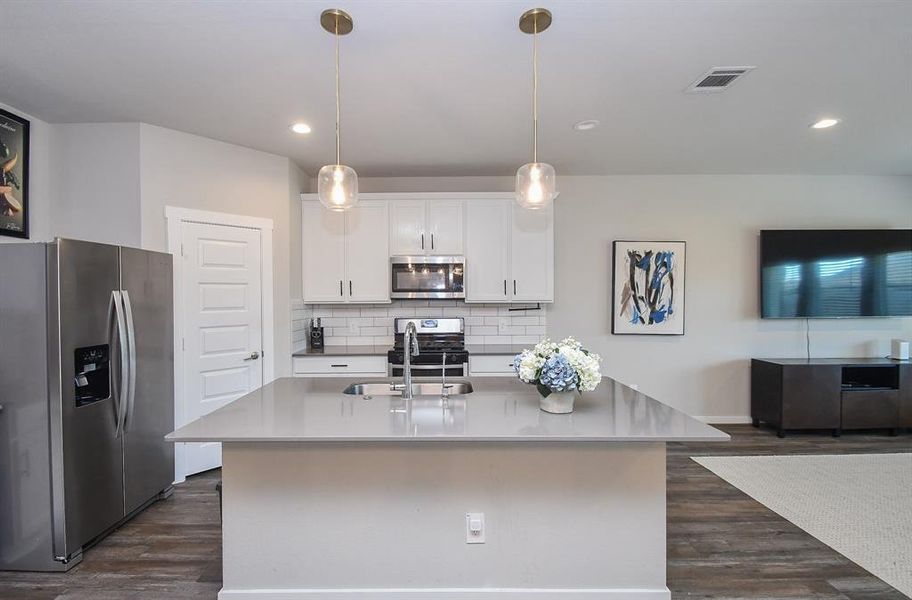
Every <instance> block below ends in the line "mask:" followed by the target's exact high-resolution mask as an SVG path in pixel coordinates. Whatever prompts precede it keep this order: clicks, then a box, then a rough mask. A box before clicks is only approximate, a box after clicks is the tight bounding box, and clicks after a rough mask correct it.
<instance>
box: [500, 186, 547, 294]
mask: <svg viewBox="0 0 912 600" xmlns="http://www.w3.org/2000/svg"><path fill="white" fill-rule="evenodd" d="M511 205H512V217H513V218H512V253H511V262H512V279H511V280H510V285H509V288H510V289H509V291H510V293H511V295H512V298H513V300H514V301H519V302H553V301H554V205H553V204H552V205H551V206H549V207H548V208H543V209H540V210H528V209H525V208H522V207H521V206H519V205H518V204H515V203H511Z"/></svg>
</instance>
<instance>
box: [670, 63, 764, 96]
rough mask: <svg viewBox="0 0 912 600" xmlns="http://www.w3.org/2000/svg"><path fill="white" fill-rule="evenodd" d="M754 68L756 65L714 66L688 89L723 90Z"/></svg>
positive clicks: (702, 90) (690, 90)
mask: <svg viewBox="0 0 912 600" xmlns="http://www.w3.org/2000/svg"><path fill="white" fill-rule="evenodd" d="M753 69H754V67H713V68H712V69H710V70H709V71H707V72H706V73H704V74H703V75H701V76H700V77H699V78H698V79H697V80H696V81H695V82H693V83H692V84H691V85H690V87H688V88H687V90H686V91H688V92H721V91H722V90H726V89H728V88H730V87H731V86H732V84H733V83H734V82H736V81H737V80H739V79H741V78H742V77H743V76H744V75H746V74H747V73H749V72H750V71H752V70H753Z"/></svg>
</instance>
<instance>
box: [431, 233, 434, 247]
mask: <svg viewBox="0 0 912 600" xmlns="http://www.w3.org/2000/svg"><path fill="white" fill-rule="evenodd" d="M433 249H434V234H433V233H432V234H431V250H433Z"/></svg>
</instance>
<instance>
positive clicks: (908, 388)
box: [899, 365, 912, 429]
mask: <svg viewBox="0 0 912 600" xmlns="http://www.w3.org/2000/svg"><path fill="white" fill-rule="evenodd" d="M899 426H900V427H907V428H910V429H912V365H900V366H899Z"/></svg>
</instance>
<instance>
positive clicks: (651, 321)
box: [611, 240, 686, 335]
mask: <svg viewBox="0 0 912 600" xmlns="http://www.w3.org/2000/svg"><path fill="white" fill-rule="evenodd" d="M685 252H686V244H685V243H684V242H648V241H646V242H638V241H626V240H617V241H615V242H614V267H613V274H612V280H613V282H614V284H613V286H612V296H613V298H612V302H611V333H615V334H628V335H630V334H633V335H684V284H685V275H684V260H685Z"/></svg>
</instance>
